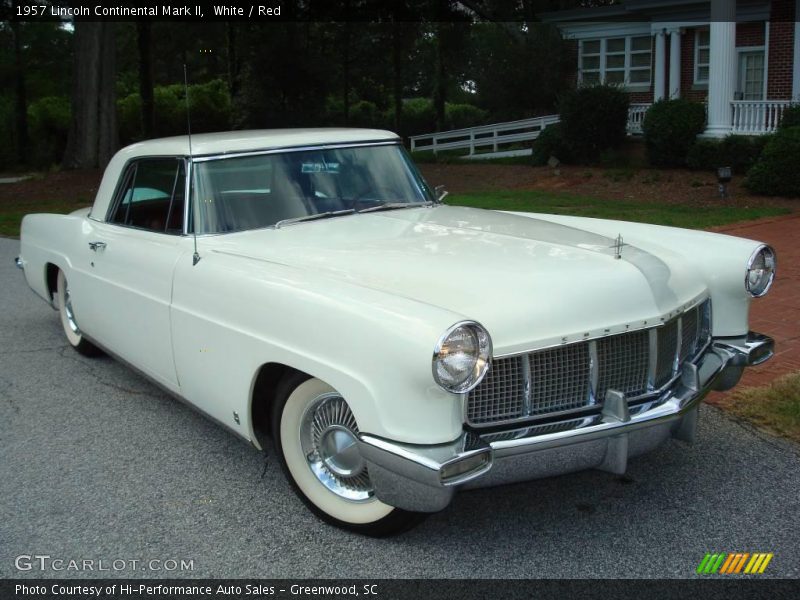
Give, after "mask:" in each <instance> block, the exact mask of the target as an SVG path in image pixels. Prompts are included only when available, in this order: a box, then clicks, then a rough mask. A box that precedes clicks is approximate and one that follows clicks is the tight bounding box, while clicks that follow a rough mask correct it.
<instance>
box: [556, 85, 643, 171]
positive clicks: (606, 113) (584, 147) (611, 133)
mask: <svg viewBox="0 0 800 600" xmlns="http://www.w3.org/2000/svg"><path fill="white" fill-rule="evenodd" d="M628 104H629V102H628V95H627V94H626V93H625V92H624V91H623V90H622V89H621V88H619V87H617V86H612V85H595V86H589V87H580V88H577V89H575V90H571V91H569V92H567V93H566V94H564V95H563V96H562V97H561V99H560V101H559V109H560V110H559V112H560V114H561V123H562V132H563V136H564V140H565V143H566V145H567V146H568V147H569V148H570V150H571V154H572V157H571V158H572V159H574V160H575V161H578V162H581V163H589V162H593V161H597V160H598V158H599V157H600V154H601V153H602V152H603V151H605V150H608V149H614V148H617V147H619V146H620V145H621V144H622V142H624V141H625V133H626V132H625V128H626V126H627V123H628Z"/></svg>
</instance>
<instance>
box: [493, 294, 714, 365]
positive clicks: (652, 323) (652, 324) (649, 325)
mask: <svg viewBox="0 0 800 600" xmlns="http://www.w3.org/2000/svg"><path fill="white" fill-rule="evenodd" d="M710 297H711V296H709V295H708V294H705V295H703V296H699V297H698V298H695V299H694V300H691V301H689V302H687V303H686V304H684V305H683V307H682V308H681V307H679V308H676V309H675V310H673V311H671V312H669V313H667V314H666V315H664V316H663V317H653V318H652V319H647V320H646V321H639V323H642V324H641V325H639V326H637V327H631V326H630V323H629V324H624V323H623V324H622V325H620V326H619V327H622V329H620V330H619V331H611V330H610V329H611V328H608V327H606V328H604V329H603V333H600V334H597V335H584V336H581V337H578V338H576V339H574V340H569V341H562V342H559V343H557V344H549V345H546V346H535V347H532V348H530V349H527V350H521V351H516V352H507V353H506V354H495V355H494V356H493V357H492V359H493V360H497V359H500V358H511V357H512V356H520V355H522V354H531V353H532V352H538V351H539V350H550V349H551V348H561V347H562V346H568V345H569V344H579V343H581V342H591V341H592V340H601V339H603V338H607V337H611V336H615V335H621V334H625V333H633V332H636V331H642V330H644V329H654V328H657V327H663V326H664V325H666V324H667V322H668V321H669V320H670V319H672V318H673V317H676V316H679V315H682V314H683V313H685V312H688V311H690V310H692V309H694V308H697V307H698V306H700V305H702V304H703V303H704V302H705V301H706V300H708V299H709V298H710ZM662 318H663V319H664V320H663V321H662V320H661V319H662Z"/></svg>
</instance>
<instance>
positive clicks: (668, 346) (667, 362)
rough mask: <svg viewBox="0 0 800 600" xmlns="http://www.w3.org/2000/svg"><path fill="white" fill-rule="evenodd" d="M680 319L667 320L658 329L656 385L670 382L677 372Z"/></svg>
mask: <svg viewBox="0 0 800 600" xmlns="http://www.w3.org/2000/svg"><path fill="white" fill-rule="evenodd" d="M678 327H679V325H678V319H672V320H671V321H667V323H666V324H665V325H664V326H663V327H659V328H658V329H656V348H657V351H656V353H657V355H656V374H655V387H656V388H660V387H662V386H665V385H666V384H667V383H669V380H670V379H672V376H673V375H674V374H675V364H676V363H675V361H676V358H677V355H678Z"/></svg>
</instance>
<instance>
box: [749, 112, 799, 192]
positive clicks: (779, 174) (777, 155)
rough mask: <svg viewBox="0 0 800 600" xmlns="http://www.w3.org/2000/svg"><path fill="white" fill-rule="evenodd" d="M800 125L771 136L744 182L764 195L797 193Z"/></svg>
mask: <svg viewBox="0 0 800 600" xmlns="http://www.w3.org/2000/svg"><path fill="white" fill-rule="evenodd" d="M798 165H800V126H795V127H784V128H781V129H779V130H778V132H777V133H776V134H775V135H773V136H771V139H770V140H769V141H768V142H767V145H766V146H765V147H764V151H763V152H762V153H761V157H760V158H759V159H758V162H756V164H755V165H753V168H752V169H750V171H749V172H748V174H747V179H746V180H745V185H746V186H747V188H748V189H749V190H750V191H752V192H755V193H757V194H764V195H766V196H800V168H798Z"/></svg>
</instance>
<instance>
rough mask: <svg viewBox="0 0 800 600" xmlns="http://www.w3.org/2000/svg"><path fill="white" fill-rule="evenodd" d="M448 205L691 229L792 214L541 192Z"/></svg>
mask: <svg viewBox="0 0 800 600" xmlns="http://www.w3.org/2000/svg"><path fill="white" fill-rule="evenodd" d="M446 202H447V203H448V204H453V205H459V206H471V207H476V208H489V209H493V210H516V211H525V212H540V213H550V214H559V215H574V216H577V217H596V218H600V219H620V220H624V221H638V222H641V223H653V224H657V225H671V226H674V227H687V228H690V229H705V228H707V227H713V226H716V225H725V224H727V223H735V222H737V221H749V220H752V219H759V218H763V217H772V216H776V215H785V214H788V213H789V212H791V211H789V210H788V209H786V208H776V207H749V208H744V207H732V206H718V207H717V206H714V207H702V206H694V205H688V204H658V203H646V202H632V201H622V200H602V199H600V198H590V197H588V196H576V195H574V194H565V193H559V192H547V191H540V190H522V191H501V192H479V193H470V194H451V195H450V196H448V197H447V200H446Z"/></svg>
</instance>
